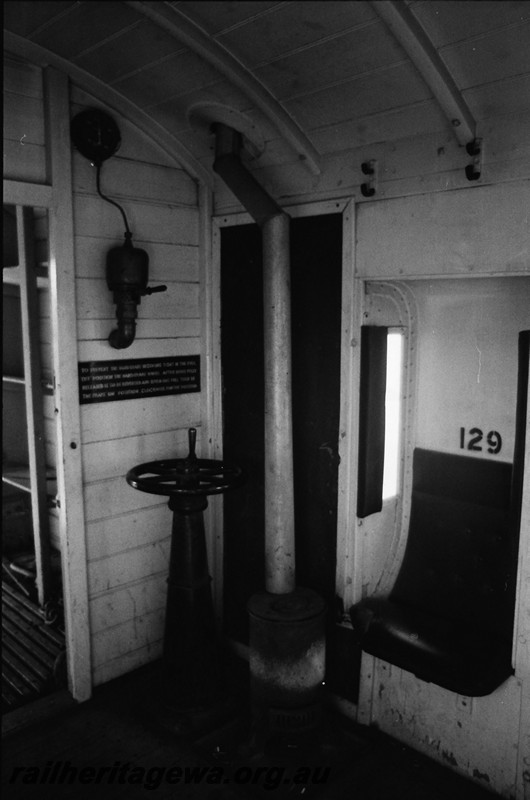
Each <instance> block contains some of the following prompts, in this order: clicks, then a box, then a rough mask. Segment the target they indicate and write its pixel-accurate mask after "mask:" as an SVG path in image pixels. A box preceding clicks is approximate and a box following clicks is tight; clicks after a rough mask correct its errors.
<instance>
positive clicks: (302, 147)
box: [127, 0, 320, 175]
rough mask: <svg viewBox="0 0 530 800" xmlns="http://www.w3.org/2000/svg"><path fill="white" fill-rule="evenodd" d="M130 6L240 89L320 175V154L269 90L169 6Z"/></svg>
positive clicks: (134, 3) (130, 2)
mask: <svg viewBox="0 0 530 800" xmlns="http://www.w3.org/2000/svg"><path fill="white" fill-rule="evenodd" d="M127 5H129V6H131V7H132V8H134V10H135V11H137V12H139V13H140V14H144V15H145V16H146V17H149V19H150V20H151V21H152V22H155V23H156V24H157V25H159V26H160V27H162V28H164V30H165V31H167V32H168V33H170V34H171V35H172V36H174V37H175V38H176V39H178V40H179V41H180V42H182V44H184V45H186V47H189V49H190V50H193V52H194V53H196V54H197V55H199V56H200V57H201V58H203V59H204V60H205V61H207V62H208V63H209V64H211V65H212V66H213V67H215V68H216V69H217V70H218V71H219V72H220V73H221V74H222V75H224V77H225V78H228V80H229V81H230V82H231V83H233V84H234V85H235V86H237V87H238V88H239V89H241V91H242V92H244V93H245V94H246V96H247V97H248V98H249V100H250V101H251V102H252V103H253V104H254V105H255V106H257V107H258V108H259V109H260V110H261V111H263V113H264V114H265V115H266V116H267V118H268V119H269V120H270V121H271V122H272V124H273V125H274V126H275V128H276V129H277V130H278V131H279V133H280V134H281V136H282V137H283V138H284V139H285V140H286V141H287V142H288V143H289V144H290V145H291V147H292V148H293V149H294V150H295V151H296V153H297V154H298V156H300V157H301V158H302V159H303V160H304V161H305V163H306V164H307V166H308V167H309V169H310V170H311V172H312V173H313V174H314V175H319V174H320V165H319V160H320V156H319V153H318V151H317V150H316V148H315V147H314V146H313V145H312V144H311V142H310V141H309V139H308V138H307V136H306V135H305V133H304V132H303V131H302V130H301V129H300V128H299V127H298V125H297V124H296V122H295V121H294V120H293V118H292V117H291V116H290V115H289V114H288V113H287V111H285V109H284V108H283V107H282V106H281V105H280V103H279V102H278V101H277V100H276V98H275V97H274V96H273V95H272V94H271V93H270V92H269V91H268V89H266V87H265V86H264V85H263V84H262V83H260V81H258V80H257V78H255V77H254V75H253V74H252V73H251V72H250V71H249V70H248V69H247V68H246V67H245V66H244V65H243V64H242V63H241V62H240V61H238V59H237V58H235V56H234V55H233V54H232V53H231V52H230V51H229V50H227V49H226V48H225V47H223V45H222V44H220V43H219V42H217V41H215V39H212V37H211V36H209V35H208V34H207V33H206V32H205V31H204V30H203V29H202V28H201V27H200V26H199V25H196V24H195V23H194V22H192V21H191V20H190V19H189V18H188V17H186V16H185V15H184V14H183V13H182V12H181V11H179V10H178V8H175V7H174V6H172V5H170V4H169V3H166V2H151V0H150V1H149V2H138V1H137V0H127Z"/></svg>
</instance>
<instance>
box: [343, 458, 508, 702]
mask: <svg viewBox="0 0 530 800" xmlns="http://www.w3.org/2000/svg"><path fill="white" fill-rule="evenodd" d="M511 477H512V467H511V464H506V463H502V462H498V461H493V460H486V459H479V458H471V457H468V456H460V455H452V454H448V453H438V452H434V451H428V450H423V449H416V451H415V453H414V463H413V489H412V505H411V517H410V525H409V533H408V540H407V546H406V550H405V555H404V558H403V563H402V565H401V568H400V571H399V574H398V577H397V579H396V582H395V585H394V587H393V588H392V590H391V592H390V594H389V595H388V596H387V597H373V598H366V599H364V600H362V601H361V602H360V603H358V604H356V605H354V606H353V607H352V608H351V610H350V616H351V620H352V623H353V627H354V630H355V632H356V635H357V637H358V639H359V642H360V645H361V647H362V649H363V650H365V651H366V652H368V653H371V654H372V655H375V656H377V657H379V658H381V659H384V660H386V661H388V662H390V663H391V664H396V665H397V666H399V667H401V668H403V669H406V670H408V671H409V672H413V673H414V674H416V675H417V676H418V677H419V678H421V679H422V680H425V681H429V682H432V683H436V684H438V685H440V686H443V687H444V688H446V689H449V690H451V691H454V692H457V693H458V694H462V695H467V696H481V695H486V694H490V693H491V692H492V691H494V690H495V689H496V688H497V687H498V686H499V685H500V684H501V683H503V682H504V681H505V680H506V678H508V677H509V675H510V674H512V664H511V653H512V635H513V614H514V603H515V584H516V573H517V531H514V526H513V525H512V524H511V518H510V491H511Z"/></svg>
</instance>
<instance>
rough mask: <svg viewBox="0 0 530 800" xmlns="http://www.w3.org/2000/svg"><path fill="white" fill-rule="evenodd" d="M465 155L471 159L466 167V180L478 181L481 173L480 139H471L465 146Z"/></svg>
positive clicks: (481, 151)
mask: <svg viewBox="0 0 530 800" xmlns="http://www.w3.org/2000/svg"><path fill="white" fill-rule="evenodd" d="M466 151H467V154H468V155H470V156H472V157H473V161H472V162H471V164H468V165H467V167H466V178H467V179H468V181H478V179H479V178H480V173H481V172H482V153H483V144H482V139H473V141H471V142H468V144H466Z"/></svg>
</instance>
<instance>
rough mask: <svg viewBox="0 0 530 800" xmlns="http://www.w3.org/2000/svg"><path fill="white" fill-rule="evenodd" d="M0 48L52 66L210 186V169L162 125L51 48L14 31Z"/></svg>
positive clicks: (189, 172)
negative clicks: (48, 48) (123, 118)
mask: <svg viewBox="0 0 530 800" xmlns="http://www.w3.org/2000/svg"><path fill="white" fill-rule="evenodd" d="M4 51H5V52H6V53H12V54H13V55H16V56H18V57H19V58H24V59H27V60H28V61H31V62H33V63H34V64H38V65H39V66H43V67H44V66H53V67H56V68H57V69H59V70H61V71H62V72H64V73H66V74H67V75H68V76H69V77H70V78H71V79H72V80H73V81H75V82H76V83H77V85H78V86H80V87H81V89H83V90H84V91H86V92H88V93H89V94H92V95H94V97H97V99H98V100H101V102H102V103H106V104H107V105H108V106H110V107H111V108H113V109H115V110H116V111H117V112H119V113H120V114H121V115H122V116H123V117H125V119H127V120H128V121H129V122H131V123H132V124H133V125H135V126H136V127H137V128H138V129H139V130H141V131H142V132H143V133H145V134H146V135H147V136H148V137H149V138H150V139H151V140H152V142H153V143H154V144H156V145H157V146H158V147H159V148H160V149H161V150H162V151H163V152H164V153H165V154H166V155H168V156H170V158H173V159H174V160H175V163H176V165H177V166H179V167H181V168H182V169H184V170H185V171H186V172H187V173H188V174H189V175H190V176H191V177H192V178H194V179H195V180H197V181H200V182H201V183H203V184H204V185H205V186H208V187H210V188H212V187H213V176H212V175H211V173H210V171H209V170H207V169H206V168H205V167H203V165H202V164H201V163H200V162H199V161H197V159H196V158H195V157H194V156H193V155H192V154H191V153H190V152H189V151H188V150H187V149H186V148H185V147H184V145H183V144H181V142H179V140H178V139H176V138H175V137H174V136H173V135H172V134H171V133H169V131H168V130H166V128H164V127H163V126H162V125H160V124H159V123H158V122H156V121H155V120H154V119H152V117H150V116H149V114H146V113H145V111H142V109H141V108H138V106H137V105H136V104H135V103H132V102H131V101H130V100H128V99H127V98H126V97H124V96H123V95H122V94H120V93H119V92H117V91H116V90H115V89H112V88H111V87H110V86H108V84H106V83H104V82H103V81H101V80H99V78H96V77H94V75H90V73H88V72H85V70H84V69H81V68H80V67H77V66H76V65H75V64H72V63H71V61H68V60H67V59H65V58H62V57H61V56H58V55H56V54H55V53H53V52H52V51H51V50H46V49H45V48H44V47H41V46H40V45H38V44H35V43H34V42H30V41H29V40H28V39H25V38H24V37H22V36H18V35H17V34H15V33H9V32H7V31H4Z"/></svg>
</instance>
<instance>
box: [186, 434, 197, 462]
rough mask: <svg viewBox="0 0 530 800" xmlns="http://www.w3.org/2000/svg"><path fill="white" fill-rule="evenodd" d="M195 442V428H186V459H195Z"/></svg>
mask: <svg viewBox="0 0 530 800" xmlns="http://www.w3.org/2000/svg"><path fill="white" fill-rule="evenodd" d="M196 443H197V428H189V429H188V447H189V453H188V461H195V459H196V458H197V456H196V455H195V445H196Z"/></svg>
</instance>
